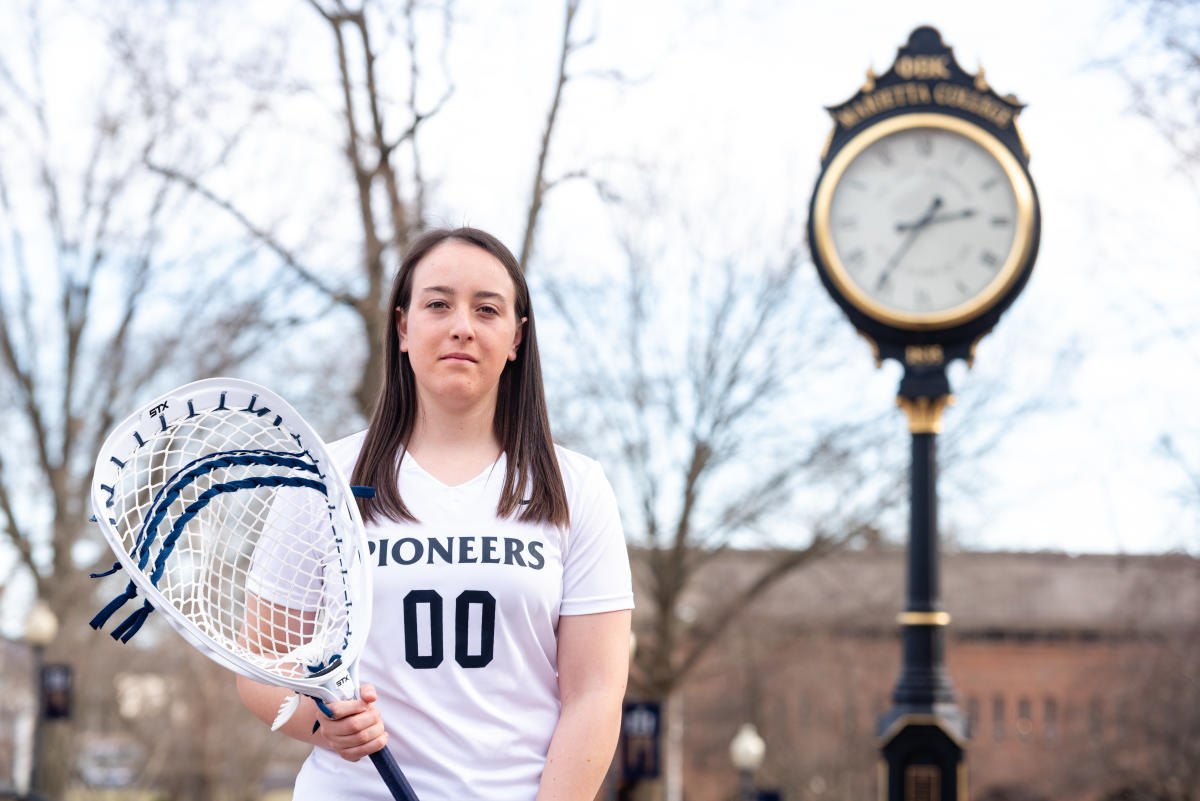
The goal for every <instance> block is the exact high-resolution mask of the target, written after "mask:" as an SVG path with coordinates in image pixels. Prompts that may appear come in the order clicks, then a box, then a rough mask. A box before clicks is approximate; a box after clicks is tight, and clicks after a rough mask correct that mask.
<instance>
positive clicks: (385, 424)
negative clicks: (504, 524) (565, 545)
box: [351, 228, 569, 526]
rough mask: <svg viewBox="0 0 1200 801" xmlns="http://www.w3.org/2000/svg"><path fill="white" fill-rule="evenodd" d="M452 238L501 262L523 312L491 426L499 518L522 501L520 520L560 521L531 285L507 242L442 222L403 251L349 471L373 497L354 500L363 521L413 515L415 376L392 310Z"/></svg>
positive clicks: (560, 497)
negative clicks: (406, 481)
mask: <svg viewBox="0 0 1200 801" xmlns="http://www.w3.org/2000/svg"><path fill="white" fill-rule="evenodd" d="M450 240H457V241H459V242H466V243H467V244H470V245H474V246H475V247H478V248H480V249H482V250H484V251H486V252H487V253H489V254H491V255H492V256H494V257H495V258H496V259H497V260H498V261H499V262H500V263H501V264H502V265H504V269H505V270H506V271H507V272H508V275H509V277H510V278H511V279H512V282H513V288H514V289H515V290H516V304H515V305H516V309H515V311H516V316H517V321H518V322H519V321H520V320H521V318H522V317H524V318H525V332H524V336H523V338H522V340H521V347H520V348H519V349H518V350H517V358H516V360H515V361H511V362H508V363H507V364H505V366H504V371H503V372H502V373H501V374H500V384H499V387H498V390H497V395H496V413H495V417H494V418H493V423H492V425H493V427H494V430H495V433H496V438H497V439H498V440H500V445H501V446H502V447H503V448H504V453H505V455H506V457H507V460H506V465H505V471H504V486H503V489H502V490H501V493H500V502H499V503H498V504H497V505H496V516H497V517H502V518H503V517H508V516H510V515H512V514H513V512H514V511H515V510H516V509H517V507H519V506H523V507H524V508H522V509H521V511H520V513H519V514H518V515H517V519H518V520H520V521H522V522H528V523H551V524H553V525H556V526H565V525H567V522H568V520H569V512H568V510H567V493H566V489H565V488H564V486H563V480H562V473H561V472H560V471H559V467H558V459H557V458H556V457H555V455H554V441H553V440H552V439H551V437H550V418H549V415H547V413H546V392H545V389H544V388H543V386H542V367H541V360H540V358H539V357H538V347H537V329H536V327H535V326H534V322H533V306H532V305H531V304H530V302H529V286H528V284H526V283H525V275H524V274H523V273H522V272H521V267H520V265H519V264H518V263H517V260H516V258H515V257H514V256H513V254H512V252H511V251H509V249H508V248H507V247H505V246H504V243H502V242H501V241H500V240H499V239H496V237H494V236H492V235H491V234H489V233H486V232H484V231H480V230H479V229H477V228H455V229H447V228H439V229H435V230H432V231H429V232H427V233H425V234H423V235H422V236H421V237H420V238H418V239H417V241H416V242H414V243H413V244H412V246H411V247H410V248H409V249H408V253H406V254H405V256H404V261H403V262H402V263H401V265H400V269H399V271H398V272H397V273H396V277H395V279H394V280H393V281H392V293H391V297H390V300H389V302H388V309H389V314H390V315H391V316H392V317H393V324H391V325H388V326H387V327H386V329H385V330H386V331H387V349H386V353H385V357H384V375H383V382H382V385H381V386H380V389H379V396H378V398H377V399H376V401H375V411H374V412H373V413H372V415H371V422H370V424H369V426H368V427H367V436H366V439H365V440H364V441H363V446H362V450H361V451H360V452H359V454H358V461H357V462H356V463H355V465H354V473H353V475H352V477H351V483H353V484H361V485H366V486H370V487H374V488H375V497H374V498H371V499H362V498H360V499H359V501H358V503H359V509H360V511H361V512H362V515H363V520H365V521H366V522H368V523H370V522H375V521H377V520H379V518H381V517H384V518H388V519H390V520H395V521H397V522H399V521H402V520H410V521H414V522H415V521H416V517H415V516H413V514H412V512H410V511H409V510H408V507H407V506H405V504H404V499H403V498H401V497H400V489H399V487H398V485H397V481H398V473H399V469H400V459H402V458H403V450H404V448H405V447H406V446H407V445H408V440H409V438H410V437H411V436H412V431H413V425H414V423H415V422H416V417H417V381H416V376H415V375H414V374H413V369H412V364H411V363H410V362H409V359H408V354H407V353H404V352H402V351H401V350H400V339H399V337H398V336H397V334H396V326H395V324H394V315H395V313H396V312H395V310H396V309H397V308H401V309H404V310H405V312H407V311H408V306H409V303H410V302H411V301H412V282H413V272H414V271H415V270H416V268H417V265H418V264H420V262H421V260H422V259H423V258H425V257H426V256H427V255H429V252H430V251H432V250H433V249H434V248H436V247H437V246H438V245H440V244H442V243H443V242H447V241H450Z"/></svg>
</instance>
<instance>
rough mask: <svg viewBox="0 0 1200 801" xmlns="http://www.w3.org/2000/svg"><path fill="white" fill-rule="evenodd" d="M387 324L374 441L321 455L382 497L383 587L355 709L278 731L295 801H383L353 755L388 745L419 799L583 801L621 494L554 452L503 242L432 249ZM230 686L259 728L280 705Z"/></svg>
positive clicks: (374, 521)
mask: <svg viewBox="0 0 1200 801" xmlns="http://www.w3.org/2000/svg"><path fill="white" fill-rule="evenodd" d="M390 306H391V308H392V309H394V312H393V314H394V320H393V327H394V334H393V335H389V338H388V342H387V356H386V375H385V376H384V381H383V387H382V389H381V391H380V395H379V399H378V401H377V403H376V407H375V411H374V414H373V416H372V418H371V422H370V425H369V427H368V429H367V431H366V432H363V433H360V434H357V435H354V436H351V437H348V438H347V439H344V440H341V441H340V442H337V443H334V444H333V446H332V447H331V450H332V451H333V454H334V457H335V458H336V459H338V460H339V461H340V462H341V463H342V465H343V467H344V468H345V469H346V470H347V471H349V472H351V474H352V478H351V483H354V484H363V485H368V486H372V487H375V488H376V495H375V498H373V499H371V500H369V501H360V504H361V509H362V512H363V518H364V521H365V522H366V524H367V536H368V538H369V539H370V545H371V553H372V559H373V560H374V566H373V567H374V584H375V604H374V619H373V622H372V627H371V633H370V636H369V637H368V640H367V645H366V649H365V650H364V653H363V655H362V658H361V662H360V675H361V676H362V678H363V680H364V681H363V685H362V690H361V696H362V697H361V700H358V701H346V702H341V703H337V704H333V705H332V706H331V709H332V711H333V713H334V717H335V719H333V720H330V719H327V718H325V717H324V716H323V715H319V713H318V712H317V710H316V708H315V705H314V704H313V702H312V701H311V700H306V701H305V706H303V707H301V710H300V712H298V713H297V714H296V715H295V716H294V717H293V718H292V720H291V721H290V722H289V723H288V724H287V725H286V726H285V727H284V729H283V731H285V732H286V733H287V734H289V735H290V736H292V737H294V738H296V739H299V740H302V741H304V742H308V743H312V744H313V745H315V746H318V747H317V748H314V749H313V753H312V754H311V755H310V756H309V758H308V760H307V761H306V762H305V764H304V766H303V768H302V769H301V771H300V774H299V776H298V777H297V781H296V791H295V796H294V799H295V801H316V800H317V799H320V801H326V800H327V799H334V798H337V799H343V798H346V799H350V798H353V799H360V798H361V799H388V798H389V797H390V796H389V795H388V793H387V791H386V789H385V788H384V786H383V784H382V781H381V780H380V778H379V776H378V774H376V772H375V770H374V768H373V767H372V766H371V764H370V761H369V760H363V759H362V757H364V756H367V755H368V754H371V753H373V752H375V751H377V750H379V749H380V748H382V747H383V746H384V744H385V743H390V749H391V751H392V753H393V755H394V756H395V757H396V760H397V762H398V763H399V764H400V765H401V767H402V769H403V770H404V772H405V775H406V776H407V777H408V779H409V781H410V782H411V783H412V785H413V788H414V789H415V790H416V792H417V794H418V796H419V797H420V798H421V801H472V800H473V799H480V800H481V801H510V800H511V801H534V799H536V801H551V800H552V799H554V800H555V801H557V800H559V799H562V800H563V801H566V800H568V799H569V800H570V801H591V799H592V798H594V796H595V795H596V792H597V790H598V789H599V787H600V784H601V782H602V780H603V777H604V774H605V772H606V769H607V767H608V764H609V761H610V759H611V758H612V754H613V750H614V748H615V744H616V739H617V731H618V727H619V723H620V707H621V698H622V696H623V695H624V691H625V680H626V676H627V672H628V647H629V625H630V610H631V609H632V607H633V593H632V587H631V581H630V575H629V561H628V554H627V552H626V549H625V543H624V538H623V536H622V532H621V525H620V519H619V515H618V513H617V506H616V500H615V497H614V496H613V493H612V489H611V488H610V486H609V484H608V482H607V480H606V479H605V478H604V474H603V471H602V470H601V469H600V467H599V465H598V464H597V463H596V462H594V461H593V460H591V459H588V458H586V457H584V456H581V455H579V454H576V453H573V452H571V451H568V450H566V449H564V448H560V447H556V446H555V445H553V443H552V441H551V437H550V427H549V422H548V418H547V414H546V403H545V394H544V391H543V388H542V379H541V368H540V364H539V361H538V352H537V337H536V333H535V330H534V321H533V309H532V307H531V306H530V302H529V290H528V287H527V286H526V284H525V280H524V276H523V275H522V274H521V270H520V267H519V265H518V264H517V262H516V259H515V258H513V256H512V254H511V253H510V252H509V250H508V249H507V248H506V247H505V246H504V245H503V244H501V243H500V242H499V241H498V240H497V239H495V238H494V237H492V236H490V235H489V234H486V233H484V232H482V231H479V230H475V229H470V228H460V229H456V230H437V231H431V232H429V233H427V234H425V235H424V236H422V237H421V238H420V239H419V240H418V241H417V242H416V243H415V244H414V245H413V246H412V248H411V249H410V250H409V252H408V254H407V255H406V257H405V259H404V262H403V264H402V265H401V267H400V270H399V273H398V274H397V275H396V278H395V281H394V282H393V285H392V294H391V303H390ZM238 681H239V691H240V693H241V696H242V699H243V701H244V703H245V704H246V706H247V707H248V708H249V709H250V710H251V711H252V712H254V713H255V714H256V715H257V716H258V717H259V718H261V719H262V720H263V721H264V722H269V721H271V720H272V719H273V718H274V716H275V713H276V710H277V709H278V707H279V704H280V702H281V701H282V700H283V698H284V697H285V696H286V695H287V692H286V691H284V690H281V689H279V688H273V687H267V686H264V685H260V684H256V683H254V682H252V681H250V680H248V679H241V678H240V679H239V680H238ZM316 722H319V723H320V726H319V727H318V728H317V729H316V731H315V732H314V731H313V727H314V723H316ZM385 729H386V730H385ZM389 732H390V734H391V737H390V739H389Z"/></svg>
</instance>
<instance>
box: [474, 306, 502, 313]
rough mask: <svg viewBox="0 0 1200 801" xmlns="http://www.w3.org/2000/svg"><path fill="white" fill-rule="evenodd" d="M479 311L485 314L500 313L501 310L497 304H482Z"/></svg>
mask: <svg viewBox="0 0 1200 801" xmlns="http://www.w3.org/2000/svg"><path fill="white" fill-rule="evenodd" d="M479 311H481V312H482V313H484V314H499V313H500V310H499V309H497V308H496V307H495V306H480V307H479Z"/></svg>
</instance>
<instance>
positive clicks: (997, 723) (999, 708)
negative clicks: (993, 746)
mask: <svg viewBox="0 0 1200 801" xmlns="http://www.w3.org/2000/svg"><path fill="white" fill-rule="evenodd" d="M992 737H993V738H994V739H996V740H1003V739H1004V696H1003V695H997V696H996V697H995V698H993V699H992Z"/></svg>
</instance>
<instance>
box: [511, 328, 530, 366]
mask: <svg viewBox="0 0 1200 801" xmlns="http://www.w3.org/2000/svg"><path fill="white" fill-rule="evenodd" d="M528 320H529V318H528V317H522V318H521V322H519V323H517V333H516V334H514V335H513V343H512V349H511V350H509V352H508V360H509V361H510V362H515V361H516V360H517V348H519V347H520V346H521V340H522V339H524V338H525V323H526V322H527V321H528Z"/></svg>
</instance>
